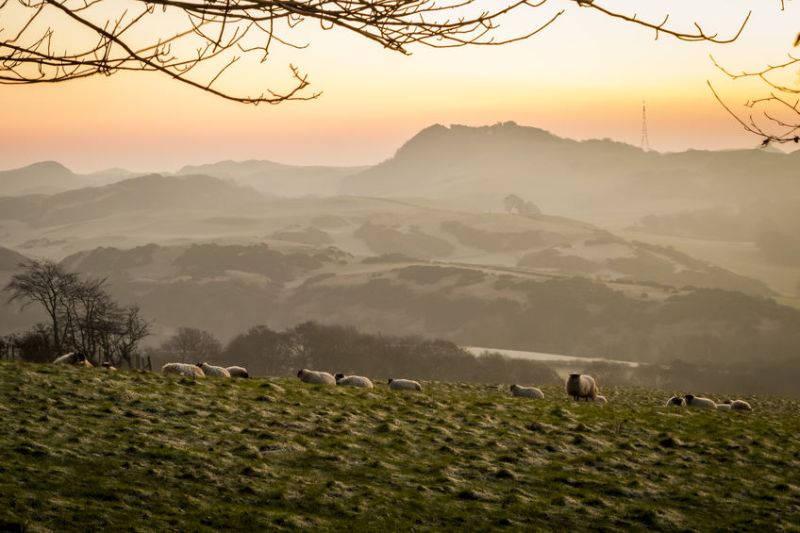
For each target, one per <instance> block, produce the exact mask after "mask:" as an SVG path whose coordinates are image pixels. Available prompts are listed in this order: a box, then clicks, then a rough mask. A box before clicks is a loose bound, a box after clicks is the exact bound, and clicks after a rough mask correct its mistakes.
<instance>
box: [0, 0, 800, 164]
mask: <svg viewBox="0 0 800 533" xmlns="http://www.w3.org/2000/svg"><path fill="white" fill-rule="evenodd" d="M565 4H566V3H565V2H563V1H561V2H560V3H559V2H558V1H552V6H551V7H549V8H548V9H557V8H559V7H562V6H564V5H565ZM616 4H618V5H619V4H624V2H616ZM654 4H657V5H658V6H671V11H672V13H673V17H674V19H675V22H676V23H677V24H691V21H692V20H695V19H696V20H698V21H700V22H701V23H703V24H704V25H706V26H707V27H708V28H709V29H711V28H714V29H715V30H719V31H720V32H723V33H725V32H733V31H735V29H736V28H737V26H738V23H739V22H740V21H741V19H742V18H743V16H744V15H745V14H746V13H747V11H748V9H750V8H758V9H757V11H754V17H753V20H752V21H751V23H750V24H749V26H748V27H747V29H746V32H745V34H744V35H743V36H742V38H741V39H740V40H739V41H738V42H737V43H735V44H733V45H725V46H713V45H709V44H705V43H702V44H696V43H682V42H679V41H676V40H674V39H670V38H666V37H662V38H660V39H659V40H658V41H654V40H653V38H652V32H648V31H646V30H642V29H638V28H634V27H631V26H630V25H628V24H624V23H621V22H617V21H613V20H608V19H605V18H603V17H602V16H601V15H599V14H597V13H594V12H592V11H591V10H587V9H577V8H574V7H569V6H567V7H568V11H567V13H566V14H565V16H564V17H562V19H561V20H559V21H558V23H557V24H556V25H554V26H552V27H551V28H549V29H548V30H546V31H545V32H544V33H542V34H540V35H538V36H536V37H535V38H533V39H531V40H529V41H526V42H522V43H517V44H514V45H509V46H504V47H485V48H476V47H471V48H462V49H457V50H429V49H413V50H412V51H413V52H414V53H413V55H411V56H402V55H400V54H396V53H392V52H389V51H386V50H383V49H381V48H379V47H378V46H376V45H374V44H373V43H370V42H366V41H363V40H362V39H359V38H356V37H354V36H351V35H347V34H345V33H342V32H321V31H319V30H317V29H315V28H314V27H311V28H305V29H303V30H301V32H302V33H301V34H300V35H301V36H302V38H303V39H306V40H308V41H309V42H310V43H311V47H310V48H309V49H307V50H303V51H289V50H276V51H275V53H274V54H273V56H272V57H271V60H270V65H269V67H268V68H267V69H266V71H264V70H259V69H257V68H252V69H250V68H247V69H243V71H242V72H239V73H234V74H233V75H232V77H231V78H230V79H229V83H230V84H231V85H230V86H231V87H234V88H240V87H249V86H253V85H254V84H256V85H257V84H258V80H259V79H264V80H266V81H269V80H277V81H276V82H274V83H276V84H277V85H278V86H280V85H281V84H282V83H284V82H285V81H286V78H285V77H284V73H285V68H286V65H287V64H288V63H289V62H292V63H295V64H297V65H299V66H300V67H301V68H302V69H303V70H304V71H306V72H308V73H309V75H310V78H311V81H312V83H313V87H314V88H315V89H317V90H322V91H324V93H323V95H322V96H321V97H320V98H319V99H318V100H316V101H312V102H293V103H286V104H282V105H279V106H259V107H253V106H246V105H242V104H237V103H232V102H228V101H223V100H220V99H218V98H216V97H213V96H211V95H207V94H204V93H202V92H200V91H198V90H196V89H192V88H188V87H184V86H179V85H178V84H176V83H175V82H171V81H169V80H168V79H166V78H165V77H164V76H163V75H158V74H149V73H148V74H120V75H116V76H113V77H110V78H95V79H88V80H81V81H74V82H68V83H64V84H57V85H50V84H49V85H41V86H0V118H1V119H2V122H1V123H2V127H1V128H0V168H3V169H5V168H14V167H18V166H22V165H25V164H28V163H31V162H34V161H38V160H43V159H55V160H58V161H61V162H63V163H65V164H66V165H67V166H69V167H70V168H73V169H75V170H77V171H91V170H97V169H101V168H106V167H112V166H120V167H125V168H130V169H133V170H140V171H144V170H174V169H177V168H179V167H180V166H182V165H184V164H193V163H202V162H210V161H217V160H222V159H250V158H253V159H271V160H275V161H281V162H286V163H297V164H369V163H375V162H378V161H380V160H382V159H385V158H387V157H390V156H391V155H392V154H393V152H394V150H395V149H396V148H397V147H398V146H399V145H400V144H401V143H402V142H403V141H405V140H406V139H407V138H408V137H410V136H411V135H413V134H414V133H415V132H416V131H418V130H420V129H422V128H424V127H426V126H428V125H430V124H432V123H437V122H438V123H444V124H450V123H460V124H470V125H481V124H490V123H495V122H498V121H506V120H514V121H516V122H518V123H521V124H526V125H532V126H538V127H542V128H545V129H548V130H550V131H552V132H554V133H556V134H559V135H562V136H567V137H572V138H580V139H582V138H589V137H610V138H613V139H617V140H621V141H624V142H629V143H632V144H637V145H638V144H639V137H640V127H641V101H642V100H643V99H645V100H647V106H648V119H649V133H650V142H651V145H652V146H653V147H654V148H655V149H658V150H665V151H671V150H683V149H686V148H712V149H718V148H731V147H749V146H753V145H754V144H756V143H757V142H758V140H757V139H755V138H753V137H750V136H748V135H746V134H745V133H743V132H741V131H740V130H739V128H738V126H737V125H736V124H735V123H734V122H733V121H732V119H730V117H729V116H728V115H726V114H725V112H724V111H723V110H722V109H721V108H720V107H719V105H718V104H717V103H716V102H715V101H714V100H713V97H712V96H711V94H710V93H709V91H708V88H707V87H706V84H705V82H706V79H712V80H713V81H714V82H715V83H717V84H718V85H719V87H720V88H721V89H722V90H723V91H724V94H726V96H727V98H729V99H730V101H731V102H734V103H741V102H743V101H745V100H746V98H747V97H748V96H750V93H751V92H752V91H758V90H760V88H758V87H752V86H750V87H744V86H743V87H738V86H737V84H730V83H729V82H726V80H724V79H723V77H722V76H721V75H720V74H719V73H717V72H715V70H714V68H713V66H712V65H711V63H710V61H709V60H708V54H709V52H713V53H714V54H715V56H717V57H718V58H719V59H720V60H721V61H723V62H724V63H725V64H728V65H731V66H732V68H740V69H741V68H752V67H758V66H762V65H763V64H764V63H767V62H776V61H780V60H781V59H783V58H784V57H785V54H786V53H787V52H789V51H790V44H791V41H792V40H793V37H794V35H796V31H797V28H796V27H795V26H796V24H794V23H793V21H796V20H800V17H798V15H800V9H799V8H800V6H795V5H794V4H793V3H792V2H789V3H788V5H787V11H786V12H783V13H781V12H780V4H779V3H778V2H777V1H776V2H775V3H774V4H773V3H772V2H763V1H762V2H754V1H750V2H748V1H744V0H741V1H739V0H733V1H716V0H709V1H708V2H704V3H703V7H702V8H696V7H693V6H692V2H685V1H671V2H660V3H659V2H654ZM653 9H655V8H653ZM659 9H660V10H661V11H660V12H661V13H663V12H665V10H666V9H667V8H666V7H660V8H659ZM658 12H659V11H658V10H655V11H654V13H658ZM526 23H528V21H523V20H513V21H510V22H509V24H508V25H510V26H512V27H510V28H508V29H510V30H514V29H515V28H514V27H513V25H514V24H519V25H520V27H524V26H523V25H524V24H526Z"/></svg>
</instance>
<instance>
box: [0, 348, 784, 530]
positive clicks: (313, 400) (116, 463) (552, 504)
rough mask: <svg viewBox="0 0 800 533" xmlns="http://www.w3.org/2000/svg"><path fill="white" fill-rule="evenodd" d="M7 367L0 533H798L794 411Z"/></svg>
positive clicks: (768, 403)
mask: <svg viewBox="0 0 800 533" xmlns="http://www.w3.org/2000/svg"><path fill="white" fill-rule="evenodd" d="M544 390H545V394H546V395H547V396H548V399H546V400H539V401H537V400H525V399H519V398H512V397H510V396H509V395H508V394H507V388H506V386H502V387H501V386H495V385H466V384H464V385H459V384H444V383H430V384H425V390H424V391H423V392H422V393H413V392H406V393H398V392H396V391H389V390H388V389H387V388H386V386H385V385H382V386H378V387H377V388H376V389H375V390H372V391H365V390H358V389H344V388H335V387H328V388H321V387H314V386H309V385H304V384H301V383H299V382H298V381H296V380H282V379H254V380H249V381H236V382H232V381H221V380H216V381H215V380H210V379H209V380H204V381H198V382H194V381H190V380H183V379H171V378H164V377H162V376H160V375H156V374H152V373H139V372H128V371H120V372H117V373H106V372H104V371H102V370H99V369H79V368H63V367H55V366H52V365H30V364H19V363H9V362H2V363H0V422H2V428H1V429H0V438H1V439H2V441H1V442H0V530H15V529H16V530H29V531H59V532H60V531H90V530H106V531H110V530H117V529H126V530H131V529H132V530H138V531H165V530H172V531H213V530H222V529H240V530H251V531H258V530H261V531H266V530H298V529H309V530H310V529H313V530H333V529H342V528H348V529H350V530H353V531H363V530H371V531H390V530H432V529H434V530H450V531H462V530H486V529H491V528H503V527H509V528H513V527H515V526H516V527H517V528H523V529H524V530H532V529H548V530H568V529H575V528H577V529H578V530H583V529H589V528H591V529H606V530H609V529H620V528H626V529H634V530H648V531H649V530H664V531H671V530H754V531H775V530H777V529H785V530H793V531H800V481H798V477H797V472H798V470H800V446H798V445H797V442H796V439H797V437H798V435H800V415H798V413H799V412H800V410H799V409H798V408H799V407H800V403H798V401H793V400H783V399H777V398H749V400H750V401H751V402H752V403H753V405H754V408H755V410H754V412H752V413H737V412H722V411H720V412H699V411H686V410H669V409H667V408H665V407H662V405H663V402H664V401H665V400H666V398H667V396H669V394H668V393H663V392H653V391H646V390H637V389H608V390H605V391H604V392H605V394H606V395H607V396H608V397H609V400H610V403H609V404H608V405H605V406H601V405H595V404H578V403H574V402H570V401H568V400H567V399H566V397H565V395H564V394H563V393H562V392H561V390H560V388H557V387H551V388H547V387H545V388H544Z"/></svg>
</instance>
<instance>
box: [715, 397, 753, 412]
mask: <svg viewBox="0 0 800 533" xmlns="http://www.w3.org/2000/svg"><path fill="white" fill-rule="evenodd" d="M722 405H729V406H730V408H731V409H733V410H734V411H752V410H753V407H752V406H751V405H750V403H749V402H746V401H744V400H733V401H731V400H725V401H724V402H722V404H721V405H718V406H717V407H722Z"/></svg>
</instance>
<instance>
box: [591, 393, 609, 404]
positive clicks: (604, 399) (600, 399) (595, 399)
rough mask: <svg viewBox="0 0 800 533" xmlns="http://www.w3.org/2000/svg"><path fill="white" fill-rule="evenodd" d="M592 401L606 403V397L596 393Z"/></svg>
mask: <svg viewBox="0 0 800 533" xmlns="http://www.w3.org/2000/svg"><path fill="white" fill-rule="evenodd" d="M594 401H595V402H597V403H608V398H606V397H605V396H601V395H600V394H598V395H597V396H595V397H594Z"/></svg>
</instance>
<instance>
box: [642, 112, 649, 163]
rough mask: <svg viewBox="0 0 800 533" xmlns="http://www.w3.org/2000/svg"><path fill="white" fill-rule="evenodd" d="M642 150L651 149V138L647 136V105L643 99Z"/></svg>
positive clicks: (647, 150)
mask: <svg viewBox="0 0 800 533" xmlns="http://www.w3.org/2000/svg"><path fill="white" fill-rule="evenodd" d="M642 150H644V151H645V152H649V151H650V138H649V137H648V136H647V106H646V105H645V102H644V100H642Z"/></svg>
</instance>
